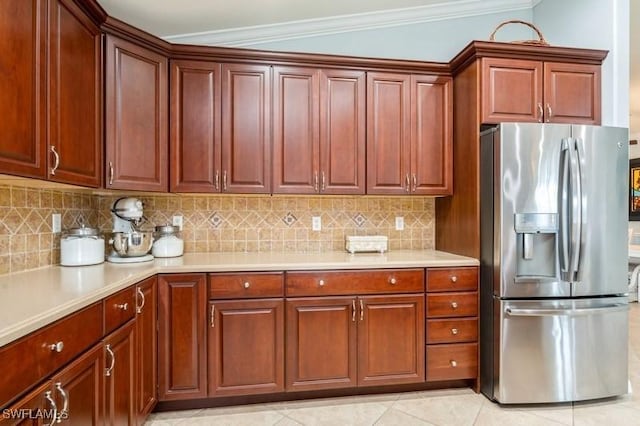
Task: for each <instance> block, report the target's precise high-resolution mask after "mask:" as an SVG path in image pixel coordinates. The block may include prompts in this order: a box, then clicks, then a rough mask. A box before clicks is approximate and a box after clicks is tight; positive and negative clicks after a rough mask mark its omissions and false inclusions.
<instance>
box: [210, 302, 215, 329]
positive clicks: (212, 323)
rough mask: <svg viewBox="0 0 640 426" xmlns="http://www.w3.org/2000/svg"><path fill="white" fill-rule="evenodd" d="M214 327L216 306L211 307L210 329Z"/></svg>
mask: <svg viewBox="0 0 640 426" xmlns="http://www.w3.org/2000/svg"><path fill="white" fill-rule="evenodd" d="M215 326H216V305H211V328H213V327H215Z"/></svg>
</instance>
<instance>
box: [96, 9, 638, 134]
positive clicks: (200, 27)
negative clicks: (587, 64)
mask: <svg viewBox="0 0 640 426" xmlns="http://www.w3.org/2000/svg"><path fill="white" fill-rule="evenodd" d="M474 1H477V0H321V1H309V0H307V1H305V0H206V1H205V0H98V2H99V3H100V4H101V5H102V7H103V8H104V9H105V10H106V11H107V12H108V13H109V15H111V16H114V17H116V18H118V19H121V20H123V21H125V22H127V23H129V24H131V25H134V26H136V27H138V28H141V29H144V30H146V31H148V32H150V33H151V34H154V35H156V36H159V37H169V36H176V35H184V34H193V33H201V32H210V31H223V32H224V31H225V30H230V29H235V28H246V27H254V26H260V25H270V24H278V23H284V22H292V21H304V20H310V19H317V18H328V17H334V16H341V15H351V14H362V13H370V12H376V11H384V10H390V9H403V8H412V7H424V6H434V7H436V6H437V5H443V4H448V5H456V6H458V5H459V6H460V7H464V6H465V5H468V4H470V3H473V2H474ZM485 1H487V0H485ZM538 1H539V0H538ZM548 1H551V0H548ZM489 2H490V1H489ZM629 3H630V13H629V15H630V17H631V18H630V20H631V22H630V32H631V34H630V40H631V42H630V51H631V52H630V58H629V60H630V67H631V69H630V93H629V98H630V127H631V134H632V136H633V137H635V138H638V137H639V136H640V43H638V42H634V41H636V40H640V1H630V2H629ZM534 4H535V3H534Z"/></svg>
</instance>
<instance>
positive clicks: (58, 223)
mask: <svg viewBox="0 0 640 426" xmlns="http://www.w3.org/2000/svg"><path fill="white" fill-rule="evenodd" d="M51 231H52V232H53V233H58V232H62V216H61V215H60V213H54V214H52V215H51Z"/></svg>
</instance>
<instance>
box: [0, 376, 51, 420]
mask: <svg viewBox="0 0 640 426" xmlns="http://www.w3.org/2000/svg"><path fill="white" fill-rule="evenodd" d="M54 396H55V395H54V393H53V391H52V390H51V381H50V380H47V381H46V382H44V383H42V384H41V385H40V386H38V387H37V388H36V389H35V390H33V391H32V392H30V393H28V394H27V395H25V396H24V397H22V398H20V399H19V400H17V401H16V402H14V403H13V404H11V405H9V406H7V407H6V408H5V409H3V411H2V413H3V415H2V416H0V426H41V425H43V424H55V418H54V415H56V414H57V408H58V407H57V403H56V402H55V400H54ZM54 404H55V408H56V411H54ZM31 413H40V414H41V416H40V418H32V417H31V416H30V414H31Z"/></svg>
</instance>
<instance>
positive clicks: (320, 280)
mask: <svg viewBox="0 0 640 426" xmlns="http://www.w3.org/2000/svg"><path fill="white" fill-rule="evenodd" d="M286 290H287V296H320V295H322V296H341V295H353V294H376V293H417V292H423V291H424V270H423V269H379V270H373V271H371V270H370V271H313V272H287V280H286Z"/></svg>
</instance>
